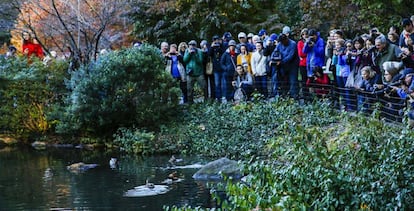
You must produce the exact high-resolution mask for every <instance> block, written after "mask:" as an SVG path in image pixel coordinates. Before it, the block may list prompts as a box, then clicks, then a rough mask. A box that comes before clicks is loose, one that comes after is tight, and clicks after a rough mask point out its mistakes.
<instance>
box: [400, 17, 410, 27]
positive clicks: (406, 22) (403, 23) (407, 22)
mask: <svg viewBox="0 0 414 211" xmlns="http://www.w3.org/2000/svg"><path fill="white" fill-rule="evenodd" d="M411 24H413V23H412V22H411V20H410V19H408V18H404V19H403V20H402V21H401V26H402V27H403V28H404V27H406V26H409V25H411Z"/></svg>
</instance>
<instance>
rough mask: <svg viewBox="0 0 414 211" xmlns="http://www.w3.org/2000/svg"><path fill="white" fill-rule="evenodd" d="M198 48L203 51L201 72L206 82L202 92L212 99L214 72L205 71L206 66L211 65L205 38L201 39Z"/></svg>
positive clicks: (210, 66) (209, 66)
mask: <svg viewBox="0 0 414 211" xmlns="http://www.w3.org/2000/svg"><path fill="white" fill-rule="evenodd" d="M200 48H201V51H202V52H203V73H204V78H205V82H206V85H205V89H206V90H204V93H205V94H206V96H205V98H206V99H208V98H210V99H214V74H210V73H207V67H208V68H212V66H213V64H212V60H211V58H210V47H209V45H208V42H207V40H202V41H201V42H200ZM210 70H211V69H210Z"/></svg>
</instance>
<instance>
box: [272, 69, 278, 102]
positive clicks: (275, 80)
mask: <svg viewBox="0 0 414 211" xmlns="http://www.w3.org/2000/svg"><path fill="white" fill-rule="evenodd" d="M270 68H272V93H271V97H275V96H278V95H279V91H278V88H279V79H278V69H279V68H278V67H276V66H271V67H270Z"/></svg>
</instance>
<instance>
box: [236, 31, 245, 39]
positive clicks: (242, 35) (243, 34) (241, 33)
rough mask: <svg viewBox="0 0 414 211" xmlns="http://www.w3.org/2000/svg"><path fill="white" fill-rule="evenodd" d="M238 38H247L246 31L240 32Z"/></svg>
mask: <svg viewBox="0 0 414 211" xmlns="http://www.w3.org/2000/svg"><path fill="white" fill-rule="evenodd" d="M237 37H238V38H246V33H244V32H240V33H239V35H238V36H237Z"/></svg>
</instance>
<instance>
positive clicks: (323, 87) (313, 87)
mask: <svg viewBox="0 0 414 211" xmlns="http://www.w3.org/2000/svg"><path fill="white" fill-rule="evenodd" d="M306 86H307V87H310V88H309V90H310V92H314V93H315V94H316V96H318V97H322V98H323V97H325V96H326V95H328V94H329V88H330V87H329V76H328V74H326V73H324V72H323V70H322V68H316V69H315V73H314V75H313V76H311V77H308V80H307V81H306Z"/></svg>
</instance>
